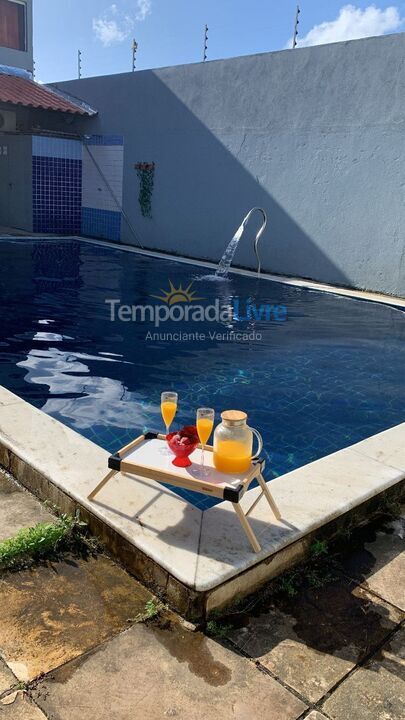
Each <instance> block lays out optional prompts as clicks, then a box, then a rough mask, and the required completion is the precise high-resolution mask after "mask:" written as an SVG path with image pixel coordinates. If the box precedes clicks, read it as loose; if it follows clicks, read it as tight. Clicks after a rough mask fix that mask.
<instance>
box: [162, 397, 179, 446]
mask: <svg viewBox="0 0 405 720" xmlns="http://www.w3.org/2000/svg"><path fill="white" fill-rule="evenodd" d="M177 399H178V395H177V393H175V392H162V394H161V396H160V412H161V413H162V418H163V422H164V424H165V427H166V435H168V434H169V431H170V425H171V424H172V422H173V420H174V416H175V415H176V412H177Z"/></svg>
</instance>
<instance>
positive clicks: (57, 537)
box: [0, 514, 90, 570]
mask: <svg viewBox="0 0 405 720" xmlns="http://www.w3.org/2000/svg"><path fill="white" fill-rule="evenodd" d="M85 526H86V523H84V522H82V521H81V520H80V517H79V515H78V514H76V516H75V517H71V516H70V515H62V516H61V517H59V518H58V519H57V520H55V522H52V523H38V524H37V525H35V526H34V527H30V528H24V529H23V530H20V531H19V532H18V533H17V534H16V535H14V536H13V537H11V538H9V539H7V540H3V542H0V570H20V569H22V568H26V567H30V566H31V565H33V564H34V563H36V562H40V561H42V560H45V559H57V558H58V557H60V555H61V553H63V552H66V551H69V550H71V551H76V552H77V551H78V550H79V548H81V550H83V549H84V547H85V539H84V537H83V535H82V532H83V528H84V527H85ZM88 549H89V550H90V548H89V547H88Z"/></svg>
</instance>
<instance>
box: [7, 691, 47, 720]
mask: <svg viewBox="0 0 405 720" xmlns="http://www.w3.org/2000/svg"><path fill="white" fill-rule="evenodd" d="M11 700H12V701H13V702H10V701H11ZM9 702H10V704H7V703H9ZM0 717H1V720H46V716H45V715H44V714H43V712H42V711H41V710H40V709H39V708H38V707H37V706H36V705H35V704H34V703H33V702H32V701H31V700H30V699H29V698H28V697H27V696H26V694H25V693H23V692H18V693H16V696H15V698H14V696H12V697H11V696H10V697H5V698H3V702H1V701H0Z"/></svg>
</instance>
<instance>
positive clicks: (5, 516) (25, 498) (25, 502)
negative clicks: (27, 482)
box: [0, 470, 54, 541]
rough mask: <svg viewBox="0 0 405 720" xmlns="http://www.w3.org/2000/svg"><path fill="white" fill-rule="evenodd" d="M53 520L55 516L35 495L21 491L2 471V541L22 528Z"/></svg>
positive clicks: (0, 500)
mask: <svg viewBox="0 0 405 720" xmlns="http://www.w3.org/2000/svg"><path fill="white" fill-rule="evenodd" d="M53 520H54V517H53V515H51V514H50V513H49V512H48V511H47V510H45V508H44V507H43V505H41V503H40V502H38V500H36V499H35V498H34V496H33V495H30V493H28V492H25V491H24V490H21V488H19V487H18V485H17V484H16V483H14V482H13V481H12V480H11V479H10V478H9V476H8V475H6V474H5V473H4V472H2V471H1V470H0V541H2V540H6V538H9V537H11V536H12V535H15V533H17V532H18V531H19V530H21V529H22V528H26V527H30V526H31V525H36V524H37V523H39V522H52V521H53Z"/></svg>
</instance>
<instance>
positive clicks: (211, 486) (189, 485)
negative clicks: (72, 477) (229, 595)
mask: <svg viewBox="0 0 405 720" xmlns="http://www.w3.org/2000/svg"><path fill="white" fill-rule="evenodd" d="M166 450H167V452H166ZM205 451H206V452H205V467H206V476H204V477H201V476H200V477H199V475H200V472H201V471H200V462H201V445H198V446H197V448H196V449H195V450H194V452H192V453H191V455H190V460H191V462H192V465H190V466H189V467H186V468H181V467H176V466H175V465H173V464H172V459H173V457H174V455H172V453H171V452H170V450H169V448H168V446H167V443H166V437H165V435H160V434H158V433H154V432H148V433H146V434H145V435H140V436H139V437H137V438H136V439H135V440H133V441H132V442H130V443H128V445H125V447H123V448H121V450H119V451H118V452H117V453H116V454H115V455H110V457H109V458H108V467H109V468H110V471H109V473H108V474H107V475H106V476H105V477H104V478H103V479H102V480H101V481H100V482H99V484H98V485H97V487H95V488H94V490H92V492H91V493H90V495H89V496H88V499H89V500H93V499H94V498H95V496H96V495H97V493H99V492H100V490H101V489H102V488H103V487H104V486H105V485H106V483H108V481H109V480H111V478H112V477H113V476H114V475H115V474H116V473H118V472H122V473H128V474H131V475H139V476H140V477H143V478H148V479H150V480H156V481H157V482H159V483H164V484H168V485H174V486H175V487H180V488H184V489H185V490H193V492H197V493H201V494H203V495H210V496H211V497H216V498H219V499H221V500H229V501H230V502H231V503H232V506H233V508H234V510H235V512H236V514H237V516H238V518H239V520H240V523H241V525H242V527H243V529H244V531H245V533H246V535H247V537H248V539H249V542H250V543H251V545H252V548H253V550H254V551H255V552H259V551H260V549H261V548H260V545H259V542H258V540H257V537H256V535H255V533H254V532H253V529H252V527H251V525H250V524H249V521H248V515H250V513H251V512H252V510H253V508H254V507H256V505H257V503H258V502H259V500H261V498H262V497H263V496H264V497H265V499H266V500H267V502H268V504H269V505H270V508H271V509H272V511H273V513H274V515H275V517H276V518H277V520H280V518H281V515H280V512H279V510H278V507H277V505H276V503H275V502H274V499H273V497H272V495H271V493H270V490H269V488H268V487H267V483H266V481H265V479H264V477H263V470H264V466H265V461H264V459H262V458H258V459H257V460H253V461H252V464H251V466H250V468H249V469H248V470H247V472H246V473H241V474H235V475H228V474H225V473H221V472H219V471H218V470H216V469H215V467H214V464H213V455H212V451H213V448H212V446H210V445H207V446H205ZM253 480H257V482H258V484H259V485H260V487H261V493H260V494H259V495H258V496H257V498H256V499H255V501H254V502H253V503H252V505H251V506H250V507H249V508H248V510H247V511H246V512H244V511H243V510H242V508H241V506H240V500H241V498H242V497H243V495H244V494H245V492H246V491H247V490H248V489H249V486H250V485H251V483H252V482H253Z"/></svg>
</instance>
